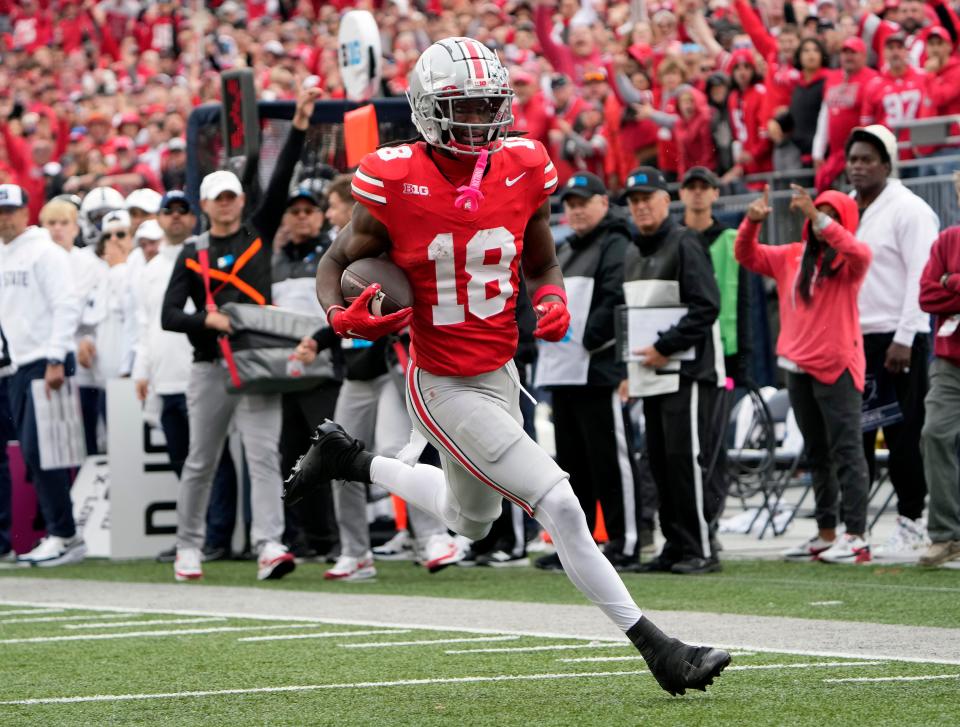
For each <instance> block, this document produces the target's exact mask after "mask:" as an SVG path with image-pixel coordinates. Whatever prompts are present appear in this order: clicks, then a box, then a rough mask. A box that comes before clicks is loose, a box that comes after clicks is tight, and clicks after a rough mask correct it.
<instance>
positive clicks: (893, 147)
mask: <svg viewBox="0 0 960 727" xmlns="http://www.w3.org/2000/svg"><path fill="white" fill-rule="evenodd" d="M865 136H868V137H873V139H875V140H876V141H879V142H880V143H881V144H882V145H883V148H884V149H885V150H886V152H887V156H888V157H890V166H891V167H895V166H897V161H898V157H897V137H896V135H895V134H894V133H893V132H892V131H890V129H888V128H887V127H886V126H884V125H883V124H870V126H858V127H857V128H856V129H854V130H853V131H851V132H850V140H849V141H848V142H847V149H849V148H850V144H852V143H853V142H855V141H858V140H862V139H863V137H865ZM858 137H859V139H858Z"/></svg>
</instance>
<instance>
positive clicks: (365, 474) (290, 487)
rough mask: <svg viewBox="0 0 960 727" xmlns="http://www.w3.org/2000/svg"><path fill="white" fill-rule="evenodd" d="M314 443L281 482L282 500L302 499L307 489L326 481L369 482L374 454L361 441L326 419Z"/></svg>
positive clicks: (319, 428)
mask: <svg viewBox="0 0 960 727" xmlns="http://www.w3.org/2000/svg"><path fill="white" fill-rule="evenodd" d="M311 440H312V441H313V444H311V445H310V449H308V450H307V453H306V454H305V455H303V456H302V457H301V458H300V459H299V460H297V463H296V464H295V465H294V466H293V469H292V470H291V471H290V476H289V477H287V480H286V482H284V483H283V500H284V502H285V503H286V504H287V505H293V504H295V503H297V502H299V501H300V500H302V499H303V497H304V495H305V494H306V492H307V490H309V489H310V488H311V487H315V486H317V485H319V484H320V483H321V482H326V481H328V480H348V481H350V482H364V483H369V482H370V463H371V462H372V461H373V455H372V454H370V453H369V452H367V451H366V450H365V449H364V448H363V442H361V441H359V440H357V439H354V438H353V437H351V436H350V435H349V434H347V433H346V432H345V431H344V430H343V427H341V426H340V425H339V424H337V423H336V422H332V421H330V420H329V419H324V420H323V423H321V424H320V426H318V427H317V430H316V431H315V432H314V433H313V437H311Z"/></svg>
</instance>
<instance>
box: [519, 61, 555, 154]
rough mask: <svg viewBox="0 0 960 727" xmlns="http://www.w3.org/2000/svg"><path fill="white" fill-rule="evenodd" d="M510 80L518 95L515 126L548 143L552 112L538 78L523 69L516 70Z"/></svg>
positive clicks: (531, 137)
mask: <svg viewBox="0 0 960 727" xmlns="http://www.w3.org/2000/svg"><path fill="white" fill-rule="evenodd" d="M510 80H511V81H512V84H513V90H514V93H515V94H516V96H515V97H514V99H513V128H514V129H520V130H522V131H525V132H527V133H526V136H527V137H528V138H530V139H536V140H537V141H539V142H542V143H543V144H547V143H548V139H547V130H548V128H549V126H550V114H549V111H548V107H547V102H546V99H544V97H543V92H542V91H540V89H539V88H538V87H537V79H536V78H535V77H534V76H533V75H532V74H530V73H527V72H526V71H523V70H517V71H514V72H513V73H512V74H511V76H510Z"/></svg>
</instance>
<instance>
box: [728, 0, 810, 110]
mask: <svg viewBox="0 0 960 727" xmlns="http://www.w3.org/2000/svg"><path fill="white" fill-rule="evenodd" d="M733 7H734V9H735V10H736V11H737V16H738V17H739V18H740V24H741V25H742V26H743V30H744V32H745V33H746V34H747V35H749V36H750V40H751V41H753V47H754V48H756V49H757V52H758V53H759V54H760V57H761V58H763V60H764V62H765V63H766V64H767V75H766V79H765V81H766V86H767V99H766V107H765V108H764V122H765V123H766V121H767V120H769V119H772V118H774V117H776V116H777V115H778V114H780V113H781V112H782V111H784V110H786V108H787V107H788V106H790V97H791V96H792V95H793V89H794V88H795V87H796V85H797V84H798V83H799V82H800V71H799V70H798V69H797V68H796V66H795V64H794V60H795V56H796V54H797V49H798V48H799V47H800V31H799V30H798V29H797V26H795V25H784V26H781V28H780V32H779V33H778V34H777V37H776V38H774V36H773V34H772V33H770V31H769V30H767V27H766V26H765V25H764V23H763V20H762V19H761V18H760V14H759V13H758V12H757V10H756V9H755V8H754V7H753V6H752V5H751V4H750V3H749V2H747V0H734V3H733Z"/></svg>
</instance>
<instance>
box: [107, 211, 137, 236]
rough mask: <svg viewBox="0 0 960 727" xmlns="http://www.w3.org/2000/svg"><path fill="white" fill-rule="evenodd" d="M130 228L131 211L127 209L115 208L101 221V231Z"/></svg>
mask: <svg viewBox="0 0 960 727" xmlns="http://www.w3.org/2000/svg"><path fill="white" fill-rule="evenodd" d="M129 229H130V213H129V212H127V211H126V210H113V211H112V212H107V214H105V215H104V216H103V221H102V222H101V223H100V231H101V232H113V231H114V230H129Z"/></svg>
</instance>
